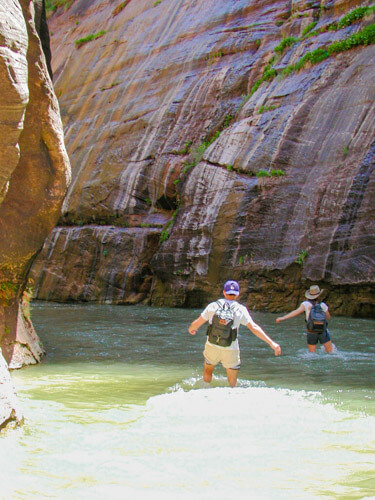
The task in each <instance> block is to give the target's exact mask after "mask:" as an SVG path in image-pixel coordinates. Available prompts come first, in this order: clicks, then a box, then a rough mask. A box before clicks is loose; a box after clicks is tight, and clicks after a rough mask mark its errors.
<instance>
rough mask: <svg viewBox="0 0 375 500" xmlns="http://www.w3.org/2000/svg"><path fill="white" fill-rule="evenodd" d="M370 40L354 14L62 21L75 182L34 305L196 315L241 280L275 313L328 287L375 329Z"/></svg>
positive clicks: (183, 8) (326, 7)
mask: <svg viewBox="0 0 375 500" xmlns="http://www.w3.org/2000/svg"><path fill="white" fill-rule="evenodd" d="M360 5H361V6H363V8H362V10H360V9H358V6H360ZM353 9H356V10H353ZM353 12H354V14H353ZM374 22H375V20H374V9H373V4H372V2H364V3H363V2H358V1H354V0H350V1H349V0H345V1H344V0H336V1H333V0H332V1H328V0H327V1H308V0H283V1H282V0H280V1H270V0H256V1H255V0H230V1H228V0H193V1H192V0H162V1H154V0H126V1H122V2H121V1H120V0H119V1H106V0H90V1H87V0H75V1H74V2H73V3H72V4H71V6H70V7H67V8H60V9H57V11H56V12H55V13H54V14H53V15H52V16H51V17H50V18H49V27H50V30H51V47H52V53H53V59H52V67H53V72H54V75H55V81H54V83H55V91H56V94H57V96H58V98H59V102H60V107H61V112H62V119H63V125H64V130H65V138H66V145H67V150H68V153H69V156H70V159H71V163H72V171H73V181H72V183H71V185H70V188H69V191H68V195H67V197H66V199H65V201H64V205H63V211H62V216H61V218H60V221H59V224H58V226H57V227H56V228H55V229H54V230H53V232H52V233H51V234H50V235H49V237H48V238H47V240H46V242H45V244H44V247H43V250H42V252H41V253H40V255H39V257H38V259H37V261H36V262H35V265H34V267H33V270H32V277H33V279H34V282H35V295H36V297H37V298H39V299H44V300H53V301H98V302H109V303H119V304H132V303H140V302H141V303H148V304H152V305H166V306H184V307H198V306H202V305H203V304H205V303H206V302H207V301H209V300H211V299H214V298H216V297H217V296H218V294H220V292H221V289H222V283H223V282H224V281H225V280H226V279H228V278H233V279H237V280H238V281H239V282H240V285H241V290H242V297H241V298H242V301H243V302H245V303H246V304H247V305H248V306H249V307H250V308H251V309H263V310H269V311H280V310H285V309H289V308H294V307H295V306H296V305H298V303H299V301H301V300H302V298H303V296H304V291H305V289H306V288H308V287H309V286H310V284H312V283H318V284H319V285H320V286H321V287H322V288H324V289H325V300H326V301H327V302H328V303H329V304H330V307H331V311H332V312H333V313H334V314H342V315H357V316H363V317H371V316H372V317H373V316H374V308H375V298H374V297H375V294H374V282H375V267H374V255H375V239H374V235H375V222H374V221H375V217H374V201H373V200H374V195H375V179H374V165H375V105H374V102H375V101H374V96H375V64H374V62H375V45H374V42H375V35H374Z"/></svg>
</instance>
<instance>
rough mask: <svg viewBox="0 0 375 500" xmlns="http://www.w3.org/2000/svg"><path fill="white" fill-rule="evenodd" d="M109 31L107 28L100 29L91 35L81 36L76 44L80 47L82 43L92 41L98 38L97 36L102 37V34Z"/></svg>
mask: <svg viewBox="0 0 375 500" xmlns="http://www.w3.org/2000/svg"><path fill="white" fill-rule="evenodd" d="M106 33H107V32H106V31H105V30H102V31H98V33H91V34H90V35H88V36H86V37H84V38H79V39H78V40H76V41H75V44H76V46H77V47H80V46H81V45H83V44H85V43H87V42H91V41H92V40H96V39H97V38H100V37H101V36H103V35H105V34H106Z"/></svg>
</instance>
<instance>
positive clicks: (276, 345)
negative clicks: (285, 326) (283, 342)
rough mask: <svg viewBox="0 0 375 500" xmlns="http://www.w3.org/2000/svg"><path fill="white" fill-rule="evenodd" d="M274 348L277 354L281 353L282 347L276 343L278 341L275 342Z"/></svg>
mask: <svg viewBox="0 0 375 500" xmlns="http://www.w3.org/2000/svg"><path fill="white" fill-rule="evenodd" d="M272 349H273V350H274V351H275V356H280V355H281V347H280V346H279V344H276V342H274V343H273V345H272Z"/></svg>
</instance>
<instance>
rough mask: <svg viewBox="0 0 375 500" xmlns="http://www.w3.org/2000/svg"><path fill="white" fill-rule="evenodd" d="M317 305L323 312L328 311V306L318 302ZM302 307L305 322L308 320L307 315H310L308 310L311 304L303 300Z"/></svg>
mask: <svg viewBox="0 0 375 500" xmlns="http://www.w3.org/2000/svg"><path fill="white" fill-rule="evenodd" d="M319 304H320V305H321V306H322V309H323V311H324V312H325V313H326V312H327V311H328V306H327V304H325V303H324V302H319ZM302 305H303V307H304V308H305V316H306V321H307V320H308V319H309V314H310V309H311V308H312V306H313V305H312V303H311V302H310V301H309V300H304V301H303V302H302Z"/></svg>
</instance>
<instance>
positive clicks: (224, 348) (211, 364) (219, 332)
mask: <svg viewBox="0 0 375 500" xmlns="http://www.w3.org/2000/svg"><path fill="white" fill-rule="evenodd" d="M223 295H224V299H219V300H217V301H216V302H211V303H210V304H208V306H207V307H206V309H205V310H204V311H203V312H202V313H201V315H200V316H199V317H198V318H197V319H195V320H194V321H193V322H192V324H191V325H190V326H189V333H190V334H191V335H195V334H196V333H197V330H198V329H199V328H200V327H201V326H202V325H203V324H204V323H206V322H207V321H208V322H209V324H208V327H207V341H206V345H205V348H204V351H203V356H204V372H203V380H204V381H205V382H211V380H212V373H213V371H214V368H215V365H217V364H218V363H220V362H221V364H222V365H223V366H224V368H225V370H226V372H227V377H228V382H229V385H230V386H231V387H235V386H236V385H237V376H238V370H239V368H240V364H241V361H240V348H239V344H238V338H237V337H238V329H239V327H240V325H245V326H247V328H248V329H249V330H250V331H251V332H252V333H253V334H254V335H256V336H257V337H259V338H260V339H261V340H263V341H264V342H266V343H267V344H268V345H269V346H270V347H272V349H273V350H274V351H275V356H280V354H281V347H280V346H279V344H276V342H274V341H273V340H272V339H271V338H270V337H268V335H266V333H265V332H264V331H263V330H262V328H261V327H260V326H259V325H257V324H256V323H255V322H254V321H253V319H252V317H251V316H250V314H249V311H248V310H247V308H246V307H245V306H243V305H241V304H239V303H238V302H236V299H237V298H238V297H239V295H240V287H239V285H238V283H237V281H227V282H226V283H225V285H224V290H223Z"/></svg>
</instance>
